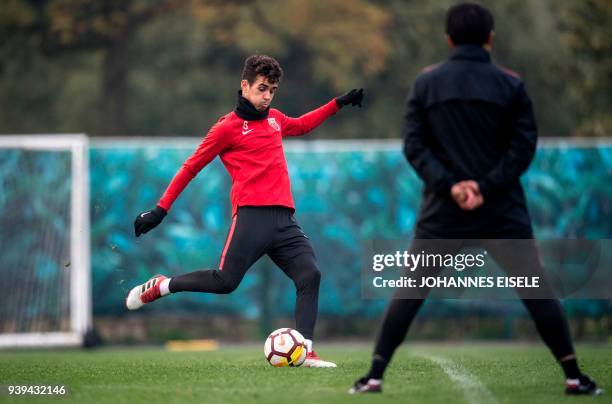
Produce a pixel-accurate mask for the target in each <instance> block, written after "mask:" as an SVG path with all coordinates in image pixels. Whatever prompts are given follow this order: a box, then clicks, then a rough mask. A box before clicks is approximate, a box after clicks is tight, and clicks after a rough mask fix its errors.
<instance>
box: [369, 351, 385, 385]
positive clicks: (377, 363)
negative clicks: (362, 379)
mask: <svg viewBox="0 0 612 404" xmlns="http://www.w3.org/2000/svg"><path fill="white" fill-rule="evenodd" d="M388 364H389V360H388V359H386V358H383V357H382V356H380V355H374V357H373V358H372V367H370V371H369V372H368V374H367V375H366V379H378V380H380V379H382V377H383V373H385V369H386V368H387V365H388Z"/></svg>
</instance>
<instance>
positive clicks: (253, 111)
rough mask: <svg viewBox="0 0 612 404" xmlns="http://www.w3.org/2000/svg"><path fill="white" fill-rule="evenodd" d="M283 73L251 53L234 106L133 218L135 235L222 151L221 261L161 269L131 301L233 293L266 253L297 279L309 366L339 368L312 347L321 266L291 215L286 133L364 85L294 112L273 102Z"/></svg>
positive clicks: (130, 304) (317, 119)
mask: <svg viewBox="0 0 612 404" xmlns="http://www.w3.org/2000/svg"><path fill="white" fill-rule="evenodd" d="M282 75H283V71H282V69H281V67H280V65H279V63H278V62H277V61H276V60H275V59H273V58H272V57H269V56H265V55H253V56H250V57H248V58H247V59H246V61H245V63H244V69H243V71H242V81H241V82H240V88H241V90H240V91H239V92H238V99H237V103H236V108H235V109H234V111H232V112H230V113H228V114H226V115H224V116H222V117H221V118H220V119H219V121H218V122H217V123H216V124H215V125H213V127H212V128H211V129H210V130H209V132H208V134H207V135H206V137H205V138H204V139H203V140H202V142H201V144H200V145H199V147H198V148H197V150H196V151H195V152H194V153H193V155H192V156H191V157H189V158H188V159H187V160H186V161H185V163H184V164H183V166H182V168H181V169H180V170H179V171H178V172H177V173H176V175H175V176H174V178H173V179H172V181H171V182H170V185H169V186H168V188H167V189H166V191H165V193H164V194H163V196H162V197H161V199H160V200H159V202H158V203H157V206H156V207H155V208H154V209H153V210H150V211H147V212H143V213H141V214H139V215H138V216H137V217H136V221H135V222H134V230H135V233H136V237H138V236H140V235H141V234H145V233H147V232H148V231H150V230H151V229H153V228H154V227H156V226H157V225H159V224H160V223H161V221H162V220H163V218H164V217H165V216H166V214H167V212H168V211H169V210H170V207H171V206H172V203H173V202H174V201H175V200H176V198H177V197H178V196H179V195H180V193H181V192H182V191H183V190H184V189H185V187H186V186H187V184H189V182H190V181H191V180H192V179H193V178H194V177H195V176H196V175H197V174H198V172H200V170H202V169H203V168H204V167H205V166H206V165H207V164H208V163H210V161H212V160H213V159H214V158H215V157H216V156H219V157H220V158H221V161H222V162H223V164H224V165H225V168H226V169H227V171H228V172H229V174H230V176H231V177H232V190H231V195H230V196H231V202H232V222H231V226H230V229H229V232H228V236H227V240H226V242H225V246H224V247H223V251H222V252H221V258H220V262H219V266H218V268H216V269H207V270H199V271H195V272H191V273H187V274H183V275H178V276H173V277H172V278H167V277H165V276H163V275H156V276H154V277H152V278H151V279H149V280H148V281H147V282H145V283H143V284H142V285H138V286H136V287H134V288H133V289H132V290H131V291H130V292H129V294H128V296H127V298H126V306H127V308H128V309H130V310H135V309H138V308H140V307H141V306H142V305H144V304H147V303H151V302H152V301H154V300H157V299H159V298H160V297H163V296H167V295H168V294H170V293H177V292H205V293H231V292H232V291H234V290H235V289H236V288H237V287H238V285H239V284H240V281H241V280H242V278H243V277H244V274H245V273H246V272H247V271H248V269H249V268H250V267H251V266H252V265H253V264H254V263H255V261H257V260H258V259H259V258H260V257H262V256H263V255H264V254H267V255H268V256H269V257H270V258H271V259H272V261H273V262H274V263H275V264H276V265H278V266H279V267H280V268H281V269H282V271H283V272H284V273H285V274H286V275H287V276H288V277H289V278H291V280H293V282H294V284H295V288H296V307H295V321H296V329H297V330H298V331H299V332H300V333H302V335H303V336H304V338H305V339H306V345H307V349H308V351H307V356H306V360H305V362H304V364H303V366H307V367H336V365H335V364H334V363H332V362H327V361H323V360H321V359H320V358H319V357H318V355H317V354H316V352H315V351H314V350H313V348H312V338H313V333H314V327H315V322H316V317H317V305H318V298H319V282H320V278H321V273H320V272H319V269H318V267H317V261H316V258H315V254H314V251H313V248H312V245H311V243H310V240H309V239H308V237H307V236H306V235H305V234H304V232H303V231H302V229H301V227H300V226H299V225H298V223H297V221H296V220H295V217H294V216H293V213H294V211H295V209H294V203H293V197H292V195H291V189H290V184H289V174H288V172H287V163H286V161H285V155H284V152H283V142H282V140H283V138H284V137H286V136H301V135H305V134H307V133H309V132H310V131H312V130H313V129H315V128H316V127H317V126H319V125H320V124H321V123H323V121H325V120H326V119H327V118H329V117H330V116H332V115H334V114H335V113H336V112H338V111H339V110H340V109H341V108H342V107H344V106H347V105H352V106H357V105H358V106H359V107H361V103H362V100H363V89H353V90H351V91H349V92H348V93H346V94H344V95H342V96H339V97H337V98H335V99H333V100H331V101H329V102H328V103H326V104H325V105H323V106H321V107H319V108H317V109H315V110H313V111H311V112H308V113H307V114H305V115H302V116H300V117H299V118H291V117H288V116H286V115H284V114H283V113H282V112H280V111H279V110H277V109H272V108H270V104H271V103H272V100H273V98H274V96H275V94H276V91H277V89H278V87H279V84H280V81H281V77H282Z"/></svg>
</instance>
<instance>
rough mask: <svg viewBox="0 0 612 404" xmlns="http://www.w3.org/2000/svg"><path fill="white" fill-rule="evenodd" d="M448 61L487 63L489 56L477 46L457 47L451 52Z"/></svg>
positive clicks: (487, 52)
mask: <svg viewBox="0 0 612 404" xmlns="http://www.w3.org/2000/svg"><path fill="white" fill-rule="evenodd" d="M450 59H451V60H473V61H476V62H487V63H489V62H491V55H490V54H489V51H488V50H486V49H485V48H483V47H482V46H479V45H459V46H456V47H455V48H453V49H452V50H451V54H450Z"/></svg>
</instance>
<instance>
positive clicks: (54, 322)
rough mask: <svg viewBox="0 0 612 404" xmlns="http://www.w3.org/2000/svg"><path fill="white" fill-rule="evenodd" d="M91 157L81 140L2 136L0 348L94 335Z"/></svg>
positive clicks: (55, 343) (80, 137)
mask: <svg viewBox="0 0 612 404" xmlns="http://www.w3.org/2000/svg"><path fill="white" fill-rule="evenodd" d="M88 153H89V141H88V138H87V136H85V135H82V134H74V135H72V134H71V135H7V136H0V249H1V251H2V253H1V254H0V275H1V276H2V279H3V282H2V289H3V290H2V291H1V292H0V348H10V347H44V346H75V345H81V344H82V343H83V339H84V337H85V334H86V333H87V331H88V330H90V329H91V326H92V308H91V284H90V283H91V280H90V279H91V265H90V224H89V158H88Z"/></svg>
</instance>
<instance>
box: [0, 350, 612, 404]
mask: <svg viewBox="0 0 612 404" xmlns="http://www.w3.org/2000/svg"><path fill="white" fill-rule="evenodd" d="M317 348H318V351H319V354H320V355H321V356H324V358H325V359H329V360H334V361H337V362H338V364H339V367H338V368H337V369H306V368H279V369H277V368H273V367H271V366H270V365H268V364H267V363H266V362H265V360H264V358H263V353H262V352H261V351H262V348H261V347H260V346H258V345H249V346H240V347H225V348H221V349H219V350H218V351H214V352H181V353H173V352H166V351H164V350H161V349H142V348H134V349H127V348H124V349H109V348H105V349H100V350H96V351H90V352H87V351H76V350H64V351H29V352H0V385H3V386H7V385H11V384H64V385H66V386H68V387H69V390H70V393H69V395H68V396H67V397H64V398H59V400H62V401H63V400H67V401H79V402H88V403H94V402H95V403H98V402H125V403H138V402H147V403H153V402H170V401H172V402H181V403H182V402H198V403H243V404H246V403H252V402H262V403H264V402H265V403H269V402H278V403H290V404H296V403H345V402H346V403H353V402H354V403H362V402H368V403H370V402H371V403H392V402H398V403H399V402H402V403H406V402H410V403H470V404H471V403H486V402H493V403H559V402H568V403H569V402H578V401H580V402H584V401H590V400H596V401H597V402H602V403H603V402H612V392H608V394H607V395H604V396H601V397H565V396H564V395H563V394H562V389H563V377H562V373H561V370H560V369H559V368H558V367H557V365H556V364H555V363H554V362H553V360H552V358H551V356H550V354H549V353H548V351H547V350H546V349H545V348H544V347H543V346H541V345H518V344H513V345H510V344H486V343H485V344H469V345H467V344H448V345H442V344H440V345H433V344H432V345H429V344H427V345H424V344H407V345H405V346H404V347H402V349H400V350H399V351H398V355H396V357H395V358H394V360H393V363H392V365H391V368H390V370H389V371H388V373H387V378H386V380H385V385H384V390H385V391H384V394H383V395H364V396H349V395H347V394H346V390H347V389H348V387H349V386H350V384H351V383H352V382H353V381H354V379H356V377H357V376H359V375H361V374H362V373H364V371H365V370H366V368H367V366H368V358H369V356H370V349H371V346H370V345H352V346H349V347H341V346H339V345H336V344H334V345H325V344H321V345H319V346H318V347H317ZM578 353H579V355H580V358H581V363H582V365H583V367H584V369H585V370H586V371H587V372H588V373H589V374H591V375H592V376H594V377H595V378H596V380H597V381H598V382H599V383H600V384H601V385H602V386H603V387H604V388H606V387H608V388H612V347H609V346H608V347H604V346H586V345H579V346H578ZM11 399H13V400H15V399H14V398H13V397H9V396H8V395H7V394H6V387H4V392H3V393H2V395H0V401H3V402H4V401H8V400H11ZM43 399H44V398H43V397H29V398H25V397H20V398H18V401H19V402H26V401H38V402H39V401H41V400H43ZM47 399H49V398H47ZM50 399H53V400H58V398H50Z"/></svg>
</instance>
